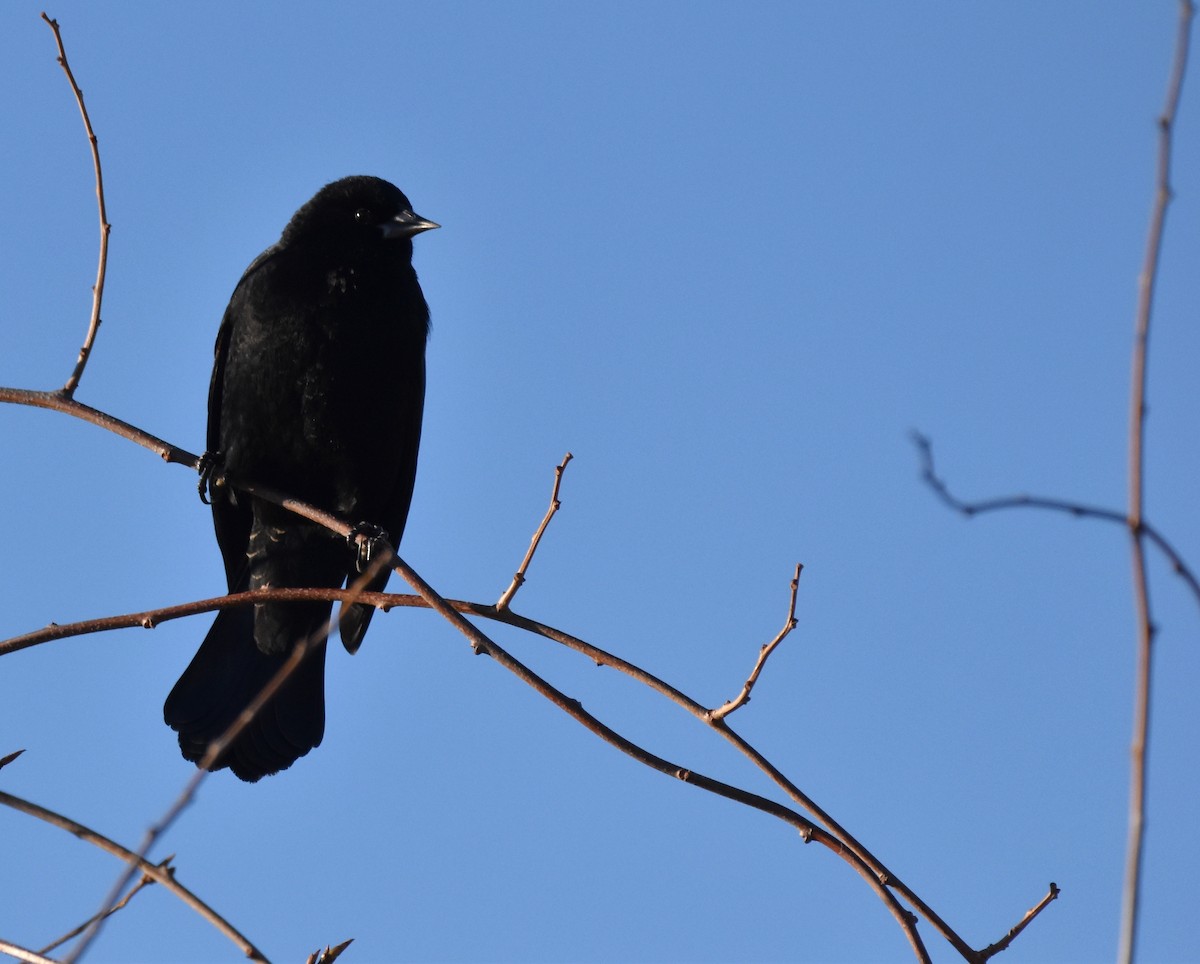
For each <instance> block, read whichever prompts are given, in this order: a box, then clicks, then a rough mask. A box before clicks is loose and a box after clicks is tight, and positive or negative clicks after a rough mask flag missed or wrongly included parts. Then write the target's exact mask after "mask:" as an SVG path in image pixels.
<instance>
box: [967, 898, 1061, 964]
mask: <svg viewBox="0 0 1200 964" xmlns="http://www.w3.org/2000/svg"><path fill="white" fill-rule="evenodd" d="M1060 893H1062V891H1060V890H1059V889H1058V884H1056V883H1054V881H1050V889H1049V890H1048V891H1047V892H1046V896H1045V897H1043V898H1042V899H1041V900H1039V901H1038V902H1037V903H1036V904H1034V905H1033V906H1032V907H1031V908H1029V910H1027V911H1026V912H1025V916H1024V917H1022V918H1021V919H1020V920H1019V921H1017V923H1016V924H1015V925H1014V926H1013V928H1012V929H1011V930H1010V931H1009V932H1008V933H1007V934H1005V935H1004V936H1003V937H1002V938H1000V940H998V941H996V943H995V944H989V945H988V946H987V947H985V948H984V949H983V950H982V951H980V952H979V955H980V959H981V960H984V961H986V960H988V958H991V957H995V956H996V955H997V954H999V953H1000V952H1001V951H1006V950H1008V945H1009V944H1011V943H1012V942H1013V941H1014V940H1016V938H1017V935H1018V934H1020V933H1021V931H1023V930H1025V928H1026V927H1028V926H1029V925H1030V924H1032V923H1033V920H1034V918H1035V917H1037V915H1038V914H1040V913H1041V912H1042V911H1044V910H1045V909H1046V908H1047V907H1049V906H1050V901H1052V900H1057V899H1058V895H1059V894H1060Z"/></svg>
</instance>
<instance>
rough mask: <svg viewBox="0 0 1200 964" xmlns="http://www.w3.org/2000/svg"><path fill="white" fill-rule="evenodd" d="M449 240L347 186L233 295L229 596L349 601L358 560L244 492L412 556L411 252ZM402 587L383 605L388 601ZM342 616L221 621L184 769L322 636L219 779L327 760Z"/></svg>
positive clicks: (335, 541) (224, 339) (318, 199)
mask: <svg viewBox="0 0 1200 964" xmlns="http://www.w3.org/2000/svg"><path fill="white" fill-rule="evenodd" d="M436 227H438V225H437V224H435V223H433V222H432V221H426V220H425V219H424V218H421V217H418V216H417V215H416V214H414V213H413V210H412V205H411V204H409V201H408V198H406V197H405V196H404V194H403V193H402V192H401V191H400V190H399V189H398V188H396V187H395V186H394V185H392V184H389V183H388V182H387V181H384V180H381V179H380V178H377V177H347V178H343V179H342V180H340V181H334V182H333V183H332V184H328V185H326V186H325V187H323V188H322V189H321V190H320V191H318V192H317V194H316V195H315V196H314V197H313V198H312V200H310V201H309V202H308V203H307V204H305V205H304V206H303V207H302V208H300V210H299V211H297V212H296V214H295V216H294V217H293V218H292V219H291V221H290V222H289V223H288V225H287V227H286V228H285V229H284V231H283V235H282V237H281V238H280V239H279V242H278V243H277V244H275V245H274V246H273V247H270V248H268V249H267V250H266V251H264V252H263V253H262V254H261V255H259V256H258V258H256V259H255V260H254V262H253V263H252V264H251V265H250V267H249V268H247V269H246V273H245V274H244V275H242V278H241V280H240V281H239V282H238V284H237V287H236V288H235V289H234V291H233V296H232V297H231V298H230V300H229V307H228V308H227V309H226V310H225V317H224V319H223V320H222V322H221V329H220V332H219V333H218V335H217V345H216V361H215V363H214V365H213V374H212V382H211V384H210V386H209V393H208V441H207V447H208V452H207V455H206V462H207V463H208V464H210V465H211V464H216V465H223V466H224V469H225V473H226V476H227V478H228V479H229V480H230V484H228V485H208V484H207V483H206V482H205V481H202V482H201V487H202V494H203V492H204V491H205V490H206V489H207V491H208V492H209V494H210V497H211V502H212V511H213V524H214V527H215V529H216V534H217V542H218V543H219V545H220V547H221V555H222V556H223V558H224V561H225V576H226V580H227V582H228V585H229V591H230V592H240V591H243V590H246V589H257V588H261V587H264V586H272V587H337V586H341V585H342V584H343V583H344V582H345V581H346V580H347V578H348V577H349V576H353V575H355V574H356V570H357V567H358V563H359V561H360V560H359V550H358V549H356V548H354V547H353V546H352V545H351V544H348V543H347V541H346V540H344V539H341V538H339V537H337V536H334V535H333V534H332V533H330V532H329V531H328V530H326V529H323V528H321V527H319V526H316V525H313V524H311V523H309V522H306V521H305V520H303V519H301V518H300V517H299V516H296V515H293V514H292V513H290V512H288V511H287V510H285V509H281V508H279V507H277V506H275V505H272V504H270V503H268V502H265V501H262V500H260V499H256V498H253V497H251V496H248V495H246V494H244V493H239V492H237V490H236V488H235V486H236V483H237V480H239V479H241V480H245V481H247V482H258V483H261V484H263V485H267V486H270V487H272V488H275V489H278V490H280V491H282V492H285V493H287V494H288V495H291V496H294V497H296V498H298V499H301V500H302V501H304V502H308V503H311V504H313V505H316V506H318V507H320V508H322V509H325V510H327V511H329V512H333V513H335V514H337V515H339V516H341V517H342V518H345V519H349V520H352V521H360V520H361V522H362V523H363V524H364V525H365V526H367V527H368V528H371V527H378V528H381V529H383V530H384V531H385V532H386V533H387V535H388V537H389V538H390V539H391V541H392V543H393V544H394V545H395V544H398V543H399V541H400V537H401V535H402V534H403V532H404V523H405V520H406V519H407V518H408V508H409V503H410V501H411V499H412V491H413V482H414V479H415V477H416V471H417V448H418V445H419V444H420V440H421V411H422V408H423V406H424V399H425V342H426V339H427V337H428V334H429V308H428V306H427V305H426V303H425V297H424V295H423V294H422V293H421V287H420V285H419V284H418V283H417V275H416V272H415V271H413V267H412V250H413V249H412V238H413V236H414V235H416V234H419V233H420V232H421V231H427V230H429V229H430V228H436ZM368 524H369V525H368ZM388 575H389V573H388V571H387V570H384V571H383V572H382V573H380V574H379V576H377V577H376V578H375V579H374V580H373V582H372V584H371V585H370V586H369V587H368V588H370V589H373V590H381V589H382V588H383V587H384V586H385V585H386V583H387V580H388ZM331 609H332V606H331V604H329V603H301V604H293V603H277V604H265V605H259V606H255V607H253V608H249V607H242V608H239V609H227V610H224V611H222V612H220V613H218V615H217V619H216V621H215V622H214V623H213V625H212V628H211V629H210V630H209V631H208V635H207V636H206V637H205V638H204V642H203V643H202V644H201V645H200V649H199V651H198V652H197V653H196V655H195V657H194V658H193V659H192V662H191V664H190V665H189V666H188V668H187V669H186V670H184V673H183V675H182V676H181V677H180V678H179V682H177V683H176V684H175V688H174V689H172V690H171V693H170V695H169V696H168V697H167V701H166V704H165V706H164V707H163V716H164V718H165V719H166V722H167V724H168V725H169V726H170V727H171V728H172V729H174V730H176V731H177V732H178V733H179V747H180V749H181V750H182V751H183V755H184V757H185V758H187V759H188V760H191V761H193V762H198V761H199V760H200V759H201V758H202V757H203V756H204V753H205V751H206V750H207V748H208V745H209V743H210V742H211V741H213V740H214V739H216V738H217V737H218V736H220V735H221V734H222V733H223V732H224V731H225V730H226V728H227V727H228V726H229V725H230V724H231V723H232V722H233V721H234V720H235V719H236V718H237V716H238V715H239V714H240V713H241V711H242V710H243V709H244V708H245V707H246V706H247V704H249V702H250V701H251V700H252V699H254V697H255V696H256V695H257V694H258V693H259V691H261V690H262V688H263V686H264V685H265V684H266V683H267V682H268V681H269V680H270V679H271V677H272V676H273V675H274V674H275V672H276V670H278V668H279V666H280V665H281V664H282V663H283V661H284V660H285V659H286V658H287V656H288V655H289V653H291V651H292V650H293V648H294V647H295V646H296V644H297V643H298V642H300V641H301V640H303V639H305V638H309V637H313V638H315V639H317V640H319V644H318V646H317V649H316V651H315V652H313V653H311V654H310V655H309V656H308V658H307V659H305V661H304V662H303V663H302V664H301V665H300V667H299V668H298V669H297V670H296V672H294V673H293V674H292V676H291V677H290V678H289V680H288V682H287V684H286V685H285V686H284V687H283V688H281V689H280V691H279V692H278V693H277V694H276V695H275V696H274V697H273V698H272V699H271V701H270V702H268V703H267V704H266V705H265V706H264V707H263V708H262V710H261V711H260V712H259V714H258V715H257V716H256V717H255V719H254V721H253V722H252V723H251V725H250V726H248V727H247V728H246V729H245V730H243V731H242V734H241V736H239V737H238V739H237V740H236V741H235V742H234V743H233V744H232V745H231V746H230V747H229V749H228V750H227V752H226V753H225V754H224V755H223V756H222V758H221V759H220V760H218V761H217V765H216V767H214V769H220V768H222V767H226V766H228V767H229V768H230V769H231V770H233V772H234V773H235V774H236V775H237V776H238V777H239V778H241V779H242V780H247V781H254V780H258V779H259V778H261V777H264V776H267V775H268V774H271V773H277V772H278V771H280V770H283V769H285V768H287V767H289V766H291V765H292V763H294V762H295V761H296V760H297V759H298V758H300V757H302V756H303V755H304V754H306V753H307V752H308V751H309V750H311V749H312V748H313V747H315V746H317V745H319V744H320V742H321V737H322V736H323V735H324V731H325V640H324V638H323V632H324V627H325V626H326V624H327V622H328V619H329V615H330V611H331ZM373 612H374V609H373V608H371V607H369V606H362V605H356V606H352V607H350V608H349V610H348V611H343V612H342V613H341V637H342V643H343V644H344V645H345V647H346V649H347V650H349V651H350V652H351V653H353V652H354V651H355V650H357V649H358V646H359V644H360V643H361V642H362V638H363V634H364V633H365V632H366V631H367V624H368V623H369V622H370V620H371V615H372V613H373Z"/></svg>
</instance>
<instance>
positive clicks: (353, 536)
mask: <svg viewBox="0 0 1200 964" xmlns="http://www.w3.org/2000/svg"><path fill="white" fill-rule="evenodd" d="M359 536H362V537H363V538H362V541H361V542H360V541H359ZM387 538H388V534H387V530H386V529H382V528H380V527H379V526H377V525H372V524H371V523H370V522H359V523H357V524H355V525H354V526H352V527H351V528H350V531H349V532H348V533H347V534H346V542H347V544H348V545H349V546H350V547H351V548H354V547H355V546H356V545H357V548H358V558H357V559H356V560H355V564H354V565H355V568H356V569H358V571H359V572H363V571H365V570H366V568H367V566H368V565H370V562H371V557H372V556H373V555H374V554H375V543H376V542H378V541H379V540H380V539H387Z"/></svg>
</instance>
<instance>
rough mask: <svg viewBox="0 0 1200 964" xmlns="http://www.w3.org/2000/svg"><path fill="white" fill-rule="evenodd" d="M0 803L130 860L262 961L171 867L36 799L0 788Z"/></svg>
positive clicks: (244, 951) (250, 954) (247, 942)
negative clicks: (130, 848) (13, 793)
mask: <svg viewBox="0 0 1200 964" xmlns="http://www.w3.org/2000/svg"><path fill="white" fill-rule="evenodd" d="M0 803H2V804H5V805H6V806H9V807H12V808H13V809H14V810H19V811H20V812H21V813H27V814H29V815H30V816H31V817H37V818H38V819H39V820H44V821H45V822H46V823H48V824H51V825H52V826H55V827H58V828H60V829H62V830H65V831H67V832H68V833H70V834H73V835H74V836H76V837H78V838H79V839H80V840H83V841H86V842H87V843H90V844H93V845H95V846H97V847H99V848H100V849H101V850H103V851H106V852H107V853H110V854H112V855H113V856H115V857H118V858H120V859H121V860H124V861H126V862H128V863H130V864H132V866H133V867H134V868H135V869H136V870H140V871H142V873H144V874H146V876H148V877H152V878H154V881H155V882H156V883H159V884H162V885H163V887H165V888H166V889H167V890H169V891H170V892H171V893H172V894H174V895H175V896H176V897H178V898H179V899H180V900H182V901H183V902H184V903H185V904H187V905H188V906H189V907H191V908H192V909H193V910H194V911H196V913H198V914H199V915H200V916H201V917H203V918H204V919H205V920H206V921H208V922H209V923H211V924H212V925H213V926H214V927H215V928H216V929H217V930H219V931H220V932H221V933H222V934H224V935H225V936H226V937H228V938H229V939H230V940H231V941H232V942H233V943H234V944H236V945H237V946H238V948H239V949H240V950H241V951H242V953H244V954H245V955H246V956H247V957H248V958H250V959H251V960H252V961H264V962H265V961H266V958H265V957H264V956H263V954H262V952H261V951H259V949H258V948H257V947H255V946H254V944H253V943H251V941H250V939H249V938H247V937H245V936H244V935H243V934H242V933H241V932H240V931H238V930H237V929H236V928H235V927H234V926H233V925H232V924H231V923H229V921H227V920H226V919H225V918H224V917H222V916H221V915H220V914H218V913H217V912H216V911H215V910H213V909H212V908H211V907H209V906H208V904H206V903H205V902H204V901H202V900H201V899H200V898H199V897H197V896H196V895H195V894H193V893H192V892H191V891H190V890H188V889H187V888H186V887H184V886H183V885H182V884H181V883H179V881H177V880H176V879H175V873H174V871H172V870H169V869H166V868H164V867H159V866H157V865H155V864H152V863H150V862H149V861H148V860H144V859H141V858H139V857H138V856H137V854H135V853H133V851H131V850H127V849H125V848H124V847H122V846H121V845H120V844H119V843H117V842H116V841H115V840H110V839H109V838H108V837H106V836H104V835H103V834H101V833H97V832H96V831H95V830H92V829H91V828H89V827H85V826H84V825H83V824H81V823H77V822H75V821H74V820H72V819H71V818H70V817H64V816H63V815H62V814H59V813H55V812H54V811H53V810H47V809H46V808H45V807H41V806H38V805H37V804H36V803H31V802H30V801H28V800H23V799H22V798H20V797H14V796H13V795H12V794H11V793H5V792H3V791H0Z"/></svg>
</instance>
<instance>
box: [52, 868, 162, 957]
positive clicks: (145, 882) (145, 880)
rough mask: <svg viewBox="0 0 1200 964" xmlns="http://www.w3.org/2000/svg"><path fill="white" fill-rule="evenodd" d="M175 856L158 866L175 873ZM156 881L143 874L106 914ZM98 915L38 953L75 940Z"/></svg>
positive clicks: (114, 911)
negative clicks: (172, 865)
mask: <svg viewBox="0 0 1200 964" xmlns="http://www.w3.org/2000/svg"><path fill="white" fill-rule="evenodd" d="M174 856H175V855H174V854H172V855H171V856H170V857H164V858H163V859H162V860H160V861H159V862H158V866H159V867H160V868H161V869H163V870H165V871H166V872H167V873H169V874H171V873H174V872H175V871H174V868H173V867H171V866H170V864H171V861H172V860H173V859H174ZM154 882H155V881H154V878H153V877H150V876H149V875H147V874H142V879H141V880H139V881H138V882H137V883H136V884H134V885H133V887H132V889H130V891H129V892H128V893H127V894H126V895H125V896H124V897H122V898H121V899H120V900H119V901H117V902H116V903H115V904H114V905H113V906H112V908H111V909H110V910H109V911H108V913H106V914H105V915H104V916H105V917H111V916H112V915H113V914H115V913H116V912H117V911H119V910H121V909H122V908H123V907H125V906H126V905H127V904H128V903H129V902H130V901H131V900H133V898H134V895H136V894H137V893H139V892H140V891H142V890H144V889H145V888H146V887H148V886H150V885H151V884H153V883H154ZM96 917H97V915H95V914H93V915H92V916H91V917H89V918H88V919H87V920H85V921H84V922H83V923H82V924H80V925H79V926H78V927H74V928H72V929H71V930H69V931H67V932H66V933H65V934H63V936H62V937H60V938H58V939H57V940H53V941H51V942H50V943H49V944H47V945H46V946H45V947H43V948H42V949H41V950H40V951H38V953H39V954H49V953H50V952H51V951H52V950H54V949H55V948H56V947H61V946H62V945H63V944H65V943H67V941H70V940H74V939H75V938H76V937H78V936H79V935H80V934H82V933H83V932H84V931H85V930H87V929H88V928H89V927H90V926H91V925H92V923H93V922H94V921H95V920H96Z"/></svg>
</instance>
